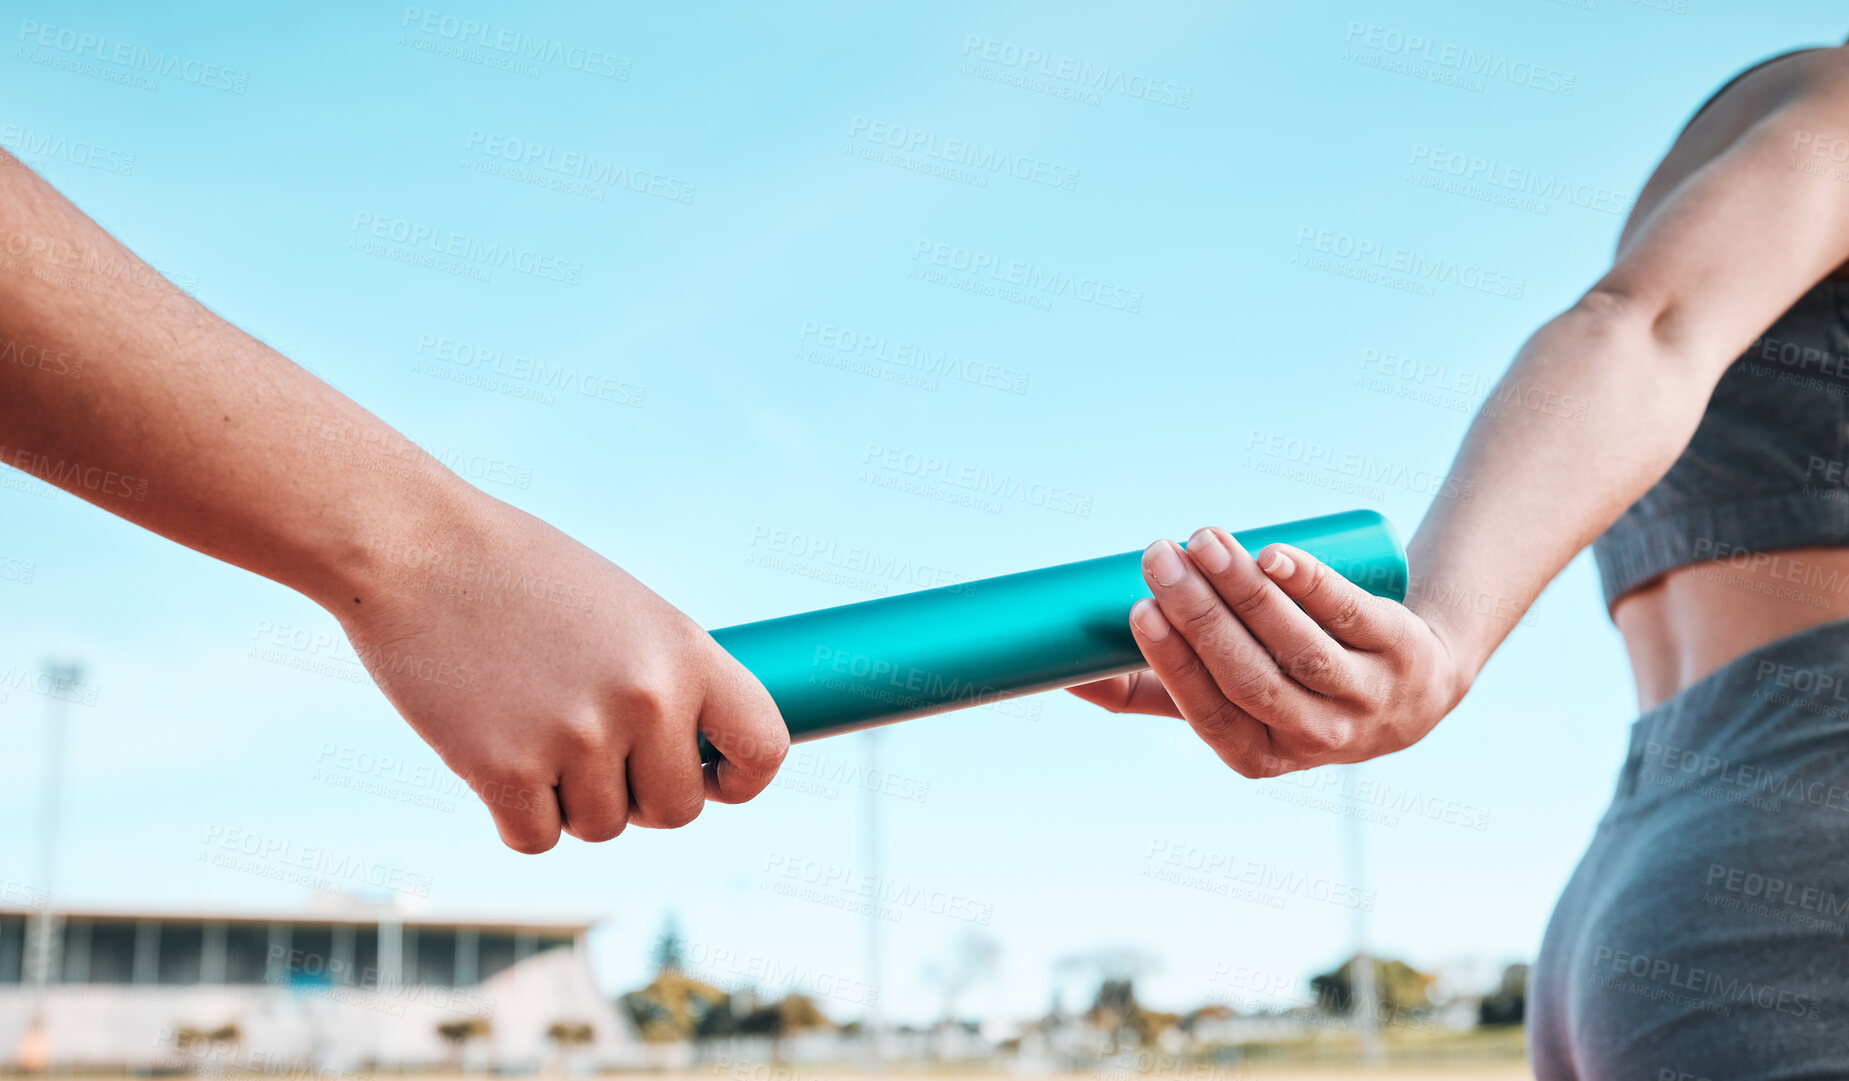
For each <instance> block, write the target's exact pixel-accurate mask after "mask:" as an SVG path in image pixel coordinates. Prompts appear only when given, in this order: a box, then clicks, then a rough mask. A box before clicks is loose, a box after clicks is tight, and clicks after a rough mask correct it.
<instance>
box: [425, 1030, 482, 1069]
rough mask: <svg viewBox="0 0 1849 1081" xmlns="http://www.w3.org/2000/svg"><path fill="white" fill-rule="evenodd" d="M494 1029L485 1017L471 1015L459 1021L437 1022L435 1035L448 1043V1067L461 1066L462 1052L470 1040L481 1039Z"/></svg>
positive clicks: (457, 1067) (458, 1067)
mask: <svg viewBox="0 0 1849 1081" xmlns="http://www.w3.org/2000/svg"><path fill="white" fill-rule="evenodd" d="M493 1031H494V1029H493V1027H492V1026H491V1025H489V1023H488V1021H487V1019H486V1018H481V1017H471V1018H468V1019H466V1020H460V1021H440V1022H438V1023H437V1035H438V1036H440V1037H442V1039H443V1042H444V1043H446V1044H448V1045H449V1059H450V1068H451V1069H453V1070H460V1069H461V1068H462V1053H463V1050H464V1049H465V1048H467V1047H468V1045H469V1041H470V1040H475V1039H481V1038H484V1037H486V1036H489V1035H491V1034H492V1033H493Z"/></svg>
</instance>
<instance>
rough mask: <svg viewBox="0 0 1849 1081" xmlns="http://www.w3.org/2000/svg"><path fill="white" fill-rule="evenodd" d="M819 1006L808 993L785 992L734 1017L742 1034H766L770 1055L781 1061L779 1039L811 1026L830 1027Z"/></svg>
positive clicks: (811, 1028)
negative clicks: (736, 1018) (773, 999)
mask: <svg viewBox="0 0 1849 1081" xmlns="http://www.w3.org/2000/svg"><path fill="white" fill-rule="evenodd" d="M833 1027H835V1023H834V1022H833V1021H830V1020H829V1019H828V1015H827V1014H825V1013H823V1012H822V1008H821V1007H820V1006H817V1005H816V1004H815V1000H814V999H812V998H810V997H809V996H808V995H799V994H788V995H785V996H783V997H782V998H781V999H778V1000H777V1001H776V1002H772V1003H770V1004H768V1005H765V1006H759V1007H758V1008H756V1009H754V1010H752V1011H751V1012H749V1013H747V1014H745V1015H744V1016H743V1017H740V1018H739V1019H738V1031H739V1033H740V1034H741V1035H746V1036H769V1037H770V1055H771V1059H772V1060H773V1061H776V1062H781V1061H783V1041H784V1040H786V1039H788V1038H789V1037H791V1036H796V1035H799V1034H801V1033H804V1032H810V1031H813V1030H815V1029H821V1028H833Z"/></svg>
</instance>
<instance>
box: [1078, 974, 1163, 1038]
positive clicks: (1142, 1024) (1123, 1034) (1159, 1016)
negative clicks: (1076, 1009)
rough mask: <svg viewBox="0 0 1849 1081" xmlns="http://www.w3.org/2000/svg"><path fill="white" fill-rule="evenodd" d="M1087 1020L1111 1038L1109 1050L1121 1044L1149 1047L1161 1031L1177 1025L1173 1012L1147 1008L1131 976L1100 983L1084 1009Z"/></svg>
mask: <svg viewBox="0 0 1849 1081" xmlns="http://www.w3.org/2000/svg"><path fill="white" fill-rule="evenodd" d="M1085 1020H1086V1021H1087V1022H1088V1023H1090V1025H1091V1026H1092V1027H1093V1028H1095V1029H1098V1030H1099V1031H1100V1032H1103V1033H1104V1034H1105V1037H1106V1038H1107V1039H1109V1040H1110V1043H1111V1046H1110V1052H1111V1053H1113V1054H1114V1053H1116V1051H1117V1049H1118V1048H1119V1047H1148V1046H1150V1045H1152V1044H1154V1043H1155V1042H1156V1037H1157V1036H1159V1035H1161V1034H1162V1030H1163V1029H1166V1028H1170V1027H1172V1026H1174V1025H1176V1024H1178V1023H1179V1022H1180V1020H1181V1018H1180V1017H1178V1016H1176V1015H1175V1014H1172V1013H1158V1012H1156V1011H1154V1010H1146V1009H1144V1008H1143V1007H1142V1005H1141V1004H1140V1003H1138V1002H1137V1001H1136V988H1135V985H1134V982H1133V981H1131V980H1129V979H1106V980H1105V981H1104V982H1103V983H1101V984H1099V985H1098V997H1097V999H1096V1000H1095V1001H1093V1002H1092V1004H1091V1009H1089V1010H1086V1011H1085Z"/></svg>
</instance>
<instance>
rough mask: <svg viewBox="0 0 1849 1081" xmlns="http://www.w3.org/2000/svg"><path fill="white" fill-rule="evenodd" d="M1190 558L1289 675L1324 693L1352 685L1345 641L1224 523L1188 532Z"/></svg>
mask: <svg viewBox="0 0 1849 1081" xmlns="http://www.w3.org/2000/svg"><path fill="white" fill-rule="evenodd" d="M1188 559H1189V561H1190V562H1192V563H1193V564H1194V566H1195V567H1196V568H1197V569H1198V570H1200V572H1201V574H1202V575H1203V576H1205V577H1206V579H1207V582H1208V584H1209V585H1211V586H1212V587H1213V589H1214V592H1215V593H1218V594H1219V595H1220V599H1221V600H1223V601H1225V602H1226V606H1227V607H1228V608H1230V609H1231V610H1232V613H1233V615H1234V616H1236V617H1238V619H1239V622H1240V623H1241V624H1243V625H1244V626H1245V628H1246V629H1247V630H1248V631H1250V632H1251V633H1252V636H1253V637H1254V638H1256V639H1257V640H1258V641H1259V642H1261V643H1263V644H1264V646H1265V648H1266V649H1268V650H1270V651H1271V655H1272V656H1273V657H1275V658H1277V660H1278V663H1279V666H1280V667H1281V668H1282V669H1283V671H1284V674H1285V675H1286V676H1289V677H1290V678H1291V679H1294V680H1296V681H1297V682H1298V683H1301V684H1303V685H1304V686H1305V687H1308V688H1310V689H1311V690H1313V691H1317V692H1319V693H1321V694H1338V693H1341V692H1343V691H1346V690H1350V689H1352V686H1353V684H1354V682H1355V678H1356V677H1355V672H1354V665H1353V663H1352V661H1351V660H1350V658H1349V656H1348V653H1347V651H1346V650H1344V649H1343V648H1342V646H1341V643H1339V642H1337V641H1336V640H1335V639H1333V638H1331V637H1329V635H1328V633H1327V632H1326V631H1324V630H1323V629H1322V628H1321V627H1319V626H1317V625H1316V621H1315V620H1313V619H1311V618H1310V617H1309V615H1308V614H1306V613H1305V612H1304V611H1303V609H1301V608H1299V607H1297V605H1296V604H1295V602H1293V601H1292V600H1291V599H1290V597H1289V596H1287V595H1286V594H1285V592H1284V590H1283V588H1282V587H1280V586H1279V585H1278V584H1277V583H1276V582H1273V581H1272V580H1271V579H1270V578H1269V577H1267V576H1266V575H1265V572H1263V571H1261V570H1259V569H1258V564H1257V563H1255V562H1253V560H1252V557H1251V556H1250V555H1247V554H1246V550H1245V549H1244V548H1243V547H1241V546H1240V544H1239V539H1238V538H1237V537H1234V536H1233V535H1232V534H1230V533H1228V532H1226V531H1225V530H1224V529H1217V528H1207V529H1202V530H1199V531H1198V532H1196V533H1195V534H1194V536H1192V537H1190V538H1188Z"/></svg>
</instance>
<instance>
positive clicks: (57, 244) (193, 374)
mask: <svg viewBox="0 0 1849 1081" xmlns="http://www.w3.org/2000/svg"><path fill="white" fill-rule="evenodd" d="M0 460H4V461H5V463H6V464H7V465H10V466H13V467H15V468H18V469H22V470H25V471H26V472H28V473H31V474H33V475H35V476H38V477H40V478H41V479H43V480H46V481H48V482H50V483H52V484H56V485H58V486H59V487H61V488H64V489H65V490H66V491H69V492H70V493H71V494H73V495H76V496H79V497H81V498H83V499H86V500H88V501H90V502H91V503H94V504H96V505H97V506H99V507H102V508H103V509H104V510H107V511H109V512H110V513H112V514H116V515H120V516H121V517H123V518H126V519H128V520H129V521H132V522H135V523H137V524H138V525H141V526H144V527H146V528H147V529H150V530H153V531H154V532H156V533H159V534H161V535H162V536H165V537H168V538H171V539H172V540H176V541H178V542H180V543H181V544H184V545H186V546H187V547H189V548H193V549H196V550H198V551H200V552H204V553H205V554H207V555H210V556H213V557H214V558H217V559H221V560H224V561H225V562H227V563H233V564H236V565H237V566H239V567H243V568H245V569H247V570H250V571H254V572H256V573H257V574H260V575H263V576H264V577H266V578H270V579H273V580H275V581H277V582H280V583H282V584H283V585H286V586H288V587H290V588H291V589H295V590H297V591H299V592H301V593H302V594H304V595H305V596H307V597H309V598H311V599H312V600H314V601H315V602H316V603H318V604H320V605H321V606H322V607H324V608H326V609H327V610H328V611H329V612H331V613H333V615H334V616H335V618H337V619H338V620H339V621H340V623H341V626H342V627H343V628H344V629H345V630H346V632H347V634H348V636H349V637H350V638H351V639H352V642H353V646H354V648H355V651H356V652H357V653H358V655H359V656H360V658H361V659H362V660H363V661H364V662H365V663H366V666H367V668H368V669H369V670H370V671H371V672H372V674H373V678H374V680H375V681H376V682H377V683H378V684H379V687H380V688H381V689H382V690H383V691H384V692H385V694H386V696H387V697H388V698H390V700H391V702H392V704H393V705H394V706H395V707H397V709H398V711H399V712H400V713H401V714H403V715H404V718H405V720H406V721H408V722H409V723H410V724H411V727H412V728H414V729H415V730H416V731H417V733H418V734H419V735H420V736H422V737H423V738H424V739H425V740H426V741H427V742H429V743H430V745H431V746H432V747H433V748H434V749H435V750H436V751H437V753H438V754H439V755H441V756H442V758H443V760H444V761H445V762H446V763H447V764H448V765H449V766H450V767H451V768H452V769H454V770H455V771H456V772H457V773H458V774H460V775H461V776H462V777H463V778H464V780H466V781H467V782H468V783H469V785H470V786H471V787H472V788H473V789H474V790H475V791H476V793H477V794H478V795H480V796H481V798H482V799H483V801H484V802H485V803H487V804H488V807H489V809H490V810H491V812H492V813H493V815H494V818H495V822H496V824H497V826H498V827H499V829H500V832H501V837H502V839H503V840H504V841H505V842H506V843H507V844H508V845H509V846H511V847H513V848H515V849H518V850H520V851H523V852H541V851H544V850H546V849H548V848H550V847H551V846H552V845H553V844H554V843H556V841H557V839H558V834H559V831H560V829H561V827H563V828H564V829H565V830H566V831H568V832H571V833H573V834H574V835H576V836H579V837H581V838H584V839H586V840H605V839H607V838H610V837H613V836H615V835H616V834H617V833H619V832H621V831H622V829H623V827H624V825H625V824H626V823H628V822H635V823H636V824H637V825H645V826H657V827H671V826H679V825H683V824H685V823H686V822H688V821H690V820H691V819H692V818H693V817H694V816H695V815H697V814H698V813H699V810H700V807H701V805H702V804H703V802H704V800H705V799H709V798H710V799H716V800H722V801H725V802H739V801H742V800H746V799H749V798H751V797H752V796H753V795H755V794H756V793H757V792H758V791H759V790H760V789H761V788H763V786H764V785H765V784H766V783H768V782H769V780H770V778H771V776H772V775H773V774H774V772H775V770H776V768H777V766H778V764H779V763H780V761H781V760H782V756H783V753H784V750H785V748H786V747H787V741H788V736H787V733H785V731H784V728H783V724H782V722H781V720H780V719H779V717H778V715H777V710H776V706H775V705H774V704H773V703H772V702H771V700H770V696H769V695H768V694H767V693H765V691H764V689H763V687H761V686H760V685H759V684H758V683H757V681H756V680H755V679H753V678H752V677H751V676H750V674H749V673H747V672H746V671H745V670H744V669H743V668H742V667H741V666H739V665H738V663H737V662H736V661H734V660H732V658H731V657H730V656H729V655H728V654H726V653H725V651H724V650H722V649H720V648H719V646H718V645H717V643H715V642H714V641H713V640H712V639H711V638H710V637H709V636H708V635H706V634H705V633H704V632H703V631H701V630H700V628H699V627H697V626H695V625H694V624H693V622H692V621H691V620H689V619H688V618H687V617H686V616H685V615H683V614H681V613H680V612H679V611H677V610H675V609H674V608H673V607H672V606H670V605H669V604H668V603H667V602H665V601H663V600H662V599H661V598H660V597H657V596H656V595H655V594H653V593H652V592H650V591H649V590H648V589H647V588H645V587H644V586H643V585H642V584H641V583H639V582H637V581H636V580H635V579H633V578H631V577H629V575H627V574H625V573H623V571H622V570H621V569H620V568H618V567H616V566H615V565H613V564H611V563H609V562H607V561H606V560H604V559H602V558H600V557H599V556H598V555H597V554H596V553H595V552H592V551H590V550H589V549H588V548H585V547H584V546H583V545H580V544H578V543H577V542H575V541H573V540H572V539H571V538H569V537H567V536H565V535H564V534H562V533H560V532H558V531H557V530H555V529H553V528H551V527H550V526H548V525H546V524H545V523H544V522H541V521H539V520H538V519H536V518H533V517H531V516H529V515H527V514H524V513H522V512H520V511H518V510H516V509H514V508H513V507H510V506H508V505H506V504H504V503H501V502H500V501H498V500H495V499H493V498H490V497H489V496H487V495H485V494H483V493H482V492H480V491H477V490H476V489H474V488H472V487H470V486H469V485H468V484H466V483H464V482H463V481H462V480H461V479H460V478H458V477H457V476H456V475H455V474H453V473H451V472H450V471H449V470H447V469H445V468H444V467H443V466H442V465H441V464H439V463H438V462H437V461H436V460H435V459H434V458H432V457H431V456H430V455H428V454H426V453H424V452H423V451H422V450H421V449H419V448H418V447H417V446H416V445H415V444H413V443H412V442H411V441H410V440H408V439H406V438H405V437H403V436H401V435H399V434H398V433H397V432H395V431H393V430H392V429H391V428H390V427H388V426H387V425H386V424H385V423H384V422H382V421H380V420H379V419H378V418H377V417H374V416H373V415H372V414H370V413H368V412H367V411H366V410H364V409H362V408H360V407H359V406H358V405H356V404H354V403H353V402H352V401H349V400H348V399H346V398H344V397H342V396H341V395H340V394H339V393H337V392H336V391H334V390H333V389H332V388H331V387H329V386H328V385H327V384H325V383H323V382H321V381H320V380H319V379H316V378H315V377H314V376H313V375H310V374H309V373H308V372H306V371H304V370H303V369H301V368H299V367H297V366H296V365H294V364H292V363H290V362H289V361H288V360H286V359H284V358H283V357H281V356H279V355H278V354H277V353H275V352H274V351H273V350H271V349H269V348H268V347H267V346H265V345H264V344H263V343H262V342H259V341H257V340H255V339H253V338H251V337H250V336H248V335H246V334H244V333H242V332H241V331H239V330H238V329H237V328H235V327H233V326H231V325H230V324H228V323H226V322H225V321H224V320H222V319H220V318H219V317H218V316H216V315H214V314H213V313H212V312H210V311H208V310H207V309H206V308H205V307H204V306H203V305H201V304H199V303H198V302H196V301H194V300H193V299H192V298H191V297H189V296H187V295H186V294H185V293H183V292H181V291H180V290H178V289H177V288H175V287H174V286H173V285H171V284H170V283H168V282H167V281H166V280H165V279H163V278H162V277H161V276H160V275H159V274H157V273H156V272H155V271H154V270H153V269H152V268H150V267H148V266H147V264H145V263H143V262H142V261H141V260H139V259H137V258H136V257H135V256H134V254H133V253H131V252H129V251H128V249H126V248H125V247H123V246H122V245H121V244H120V243H118V242H117V241H116V240H115V238H114V237H112V236H110V235H109V234H108V233H107V232H105V231H104V230H103V229H102V228H101V227H99V226H98V225H97V224H96V223H95V222H92V221H91V220H90V219H89V218H87V217H85V216H84V214H83V213H82V212H81V211H79V210H78V209H77V208H76V207H74V206H72V205H71V204H70V203H69V202H68V201H66V200H65V199H64V198H63V197H62V196H60V195H59V194H58V193H57V192H56V191H54V190H53V189H52V188H51V186H50V185H48V184H46V183H45V182H44V181H43V180H42V179H40V178H39V177H38V176H37V175H36V174H35V173H33V172H32V171H31V170H30V169H27V168H26V167H25V166H23V165H21V164H20V163H19V162H18V161H16V160H14V159H13V158H12V157H11V156H9V155H6V154H5V153H4V151H0ZM700 732H704V733H706V735H707V736H708V737H709V738H710V739H711V740H712V742H713V743H714V745H715V746H717V747H718V748H719V749H720V750H721V751H722V752H724V753H725V755H726V761H724V762H722V763H719V764H718V765H717V767H707V769H706V771H705V773H704V775H702V769H701V765H700V762H699V753H698V750H697V735H698V733H700Z"/></svg>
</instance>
